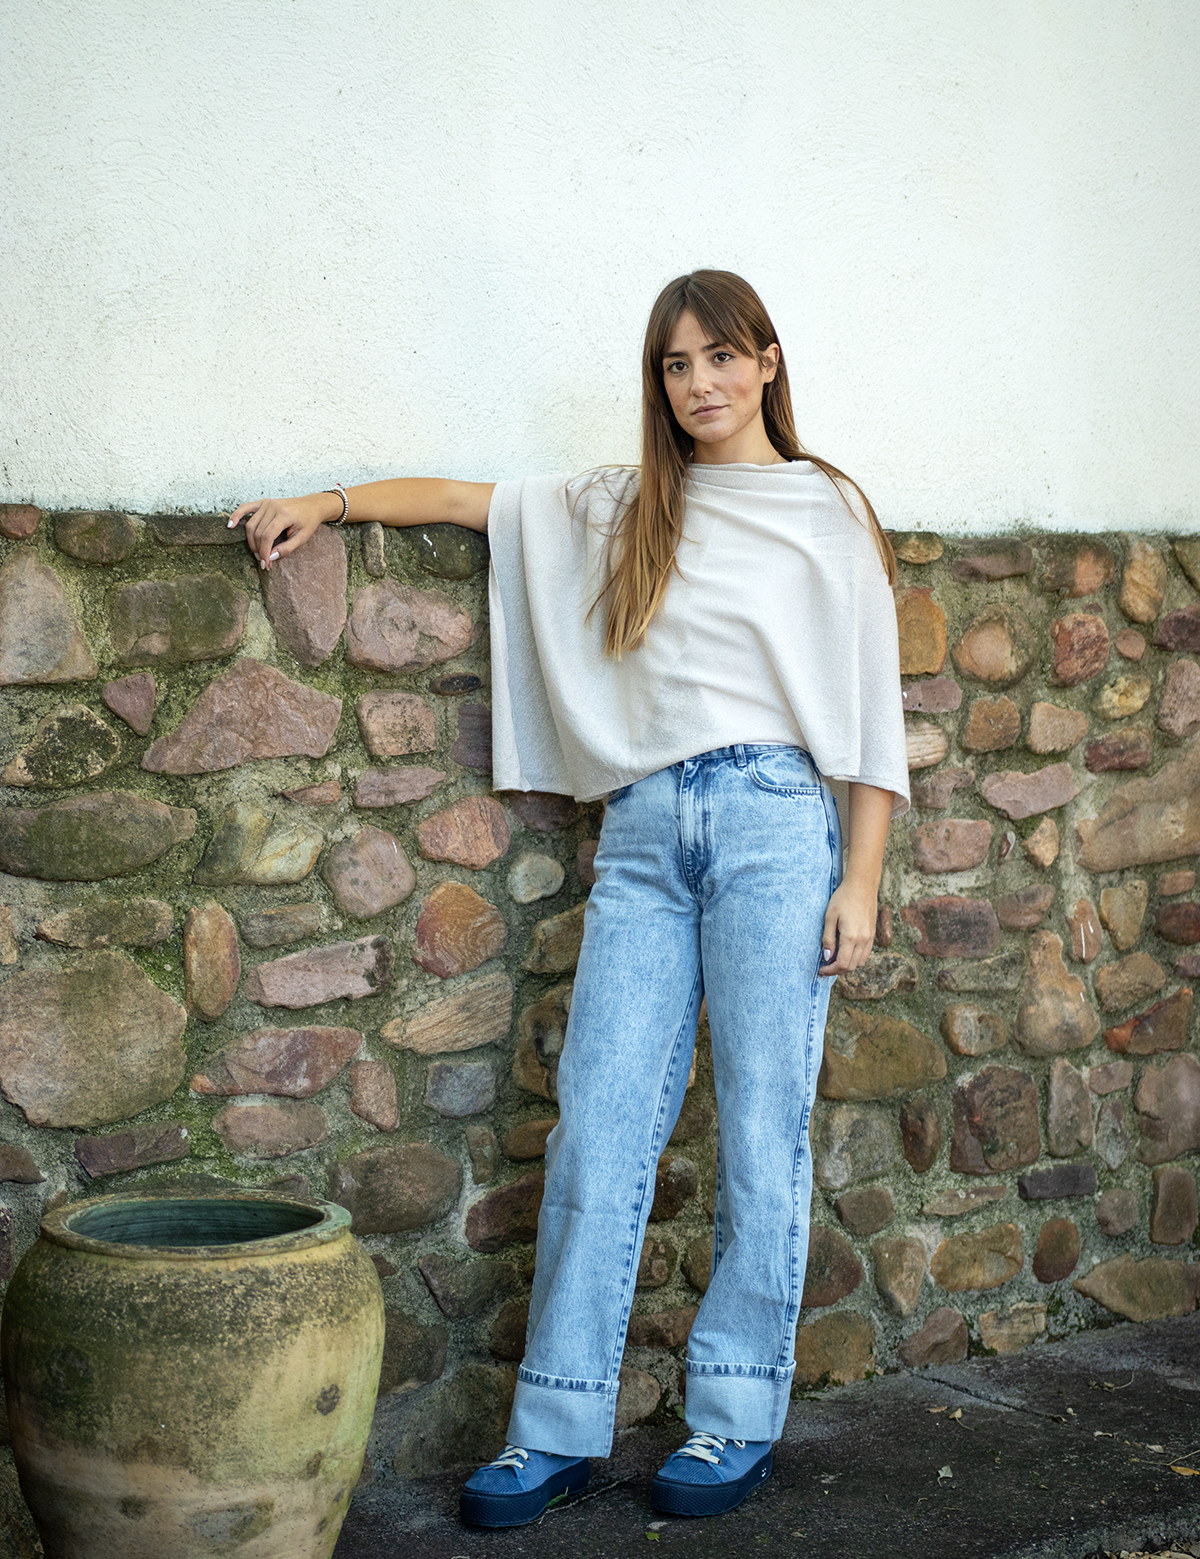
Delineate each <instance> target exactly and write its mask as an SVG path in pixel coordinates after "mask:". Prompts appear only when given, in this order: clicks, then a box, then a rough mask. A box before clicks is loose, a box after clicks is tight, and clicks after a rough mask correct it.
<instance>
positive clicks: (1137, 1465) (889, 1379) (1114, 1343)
mask: <svg viewBox="0 0 1200 1559" xmlns="http://www.w3.org/2000/svg"><path fill="white" fill-rule="evenodd" d="M1050 1325H1051V1328H1052V1329H1053V1325H1054V1323H1053V1321H1051V1322H1050ZM911 1326H912V1323H909V1327H908V1328H906V1330H907V1329H911ZM1197 1385H1200V1317H1190V1316H1189V1317H1184V1318H1182V1319H1177V1320H1167V1321H1159V1322H1153V1323H1151V1324H1149V1325H1146V1326H1129V1325H1117V1326H1113V1327H1111V1328H1109V1329H1108V1330H1106V1331H1099V1332H1089V1333H1087V1334H1085V1335H1084V1336H1081V1337H1075V1338H1071V1339H1068V1340H1063V1341H1046V1340H1045V1339H1042V1340H1039V1341H1037V1342H1036V1343H1034V1344H1033V1346H1032V1347H1030V1348H1028V1349H1026V1350H1025V1351H1023V1352H1021V1353H1017V1354H1008V1355H1002V1356H998V1357H996V1358H977V1359H970V1360H968V1361H966V1362H964V1363H961V1364H949V1363H947V1364H936V1363H935V1364H930V1365H927V1366H926V1368H925V1369H924V1370H922V1371H921V1372H919V1373H917V1372H914V1373H910V1374H904V1375H888V1376H882V1377H877V1378H875V1379H873V1380H864V1381H861V1382H856V1383H854V1384H851V1385H846V1386H834V1387H832V1388H829V1389H826V1390H824V1391H820V1392H813V1391H811V1390H810V1391H809V1392H807V1393H806V1396H805V1399H804V1400H798V1401H794V1402H793V1403H792V1405H791V1408H790V1410H789V1413H788V1417H787V1423H786V1426H785V1428H784V1432H783V1438H782V1440H781V1441H780V1442H779V1444H778V1445H777V1446H776V1448H775V1470H774V1473H773V1475H772V1476H771V1478H770V1479H769V1480H768V1481H767V1482H766V1483H765V1484H764V1485H763V1487H762V1488H761V1489H760V1490H759V1491H758V1492H757V1493H755V1494H754V1495H753V1496H752V1497H751V1498H750V1499H748V1500H747V1501H746V1502H745V1503H744V1504H743V1505H742V1506H740V1507H739V1509H738V1510H736V1511H734V1512H732V1513H731V1514H729V1515H728V1516H723V1517H721V1518H720V1520H714V1519H709V1520H702V1519H696V1520H693V1519H687V1518H680V1517H664V1516H661V1515H660V1514H659V1513H658V1512H656V1511H655V1510H654V1509H653V1507H652V1506H651V1503H650V1485H651V1482H652V1480H653V1478H654V1474H655V1472H656V1471H657V1470H658V1467H659V1466H660V1465H661V1464H662V1462H663V1460H664V1459H665V1458H666V1456H667V1455H668V1454H669V1453H670V1452H671V1451H673V1450H675V1449H677V1448H678V1446H679V1444H680V1443H681V1441H682V1438H683V1435H684V1434H685V1433H686V1430H684V1429H683V1428H682V1427H681V1426H679V1425H673V1426H672V1425H653V1426H638V1427H636V1428H634V1429H630V1430H627V1431H626V1432H625V1433H623V1434H621V1435H620V1436H619V1437H618V1438H617V1441H616V1443H615V1445H614V1448H613V1455H612V1456H611V1457H609V1458H608V1459H607V1460H603V1461H602V1460H599V1459H596V1460H593V1461H592V1464H591V1466H592V1481H591V1484H590V1486H589V1488H588V1489H587V1490H586V1491H585V1492H584V1493H583V1495H582V1496H580V1497H577V1498H576V1499H574V1500H572V1501H568V1502H566V1503H564V1504H562V1505H559V1506H556V1507H555V1508H554V1509H552V1510H551V1511H549V1512H548V1513H547V1514H546V1516H545V1517H544V1519H543V1520H542V1521H540V1522H539V1523H538V1524H537V1525H536V1526H532V1527H515V1528H512V1529H509V1530H497V1531H491V1532H488V1533H487V1536H486V1553H487V1554H488V1556H489V1559H518V1556H519V1559H614V1556H617V1555H621V1556H624V1555H628V1554H634V1553H641V1552H642V1551H643V1550H644V1551H645V1552H647V1553H649V1552H650V1551H651V1548H650V1544H649V1543H648V1542H647V1538H648V1537H649V1538H657V1539H658V1543H657V1546H658V1547H661V1548H663V1549H664V1550H665V1551H675V1552H677V1553H680V1554H684V1553H686V1554H687V1556H688V1559H729V1555H730V1554H737V1553H743V1552H758V1551H762V1552H764V1553H769V1554H773V1553H778V1554H780V1555H783V1556H787V1559H792V1556H798V1555H803V1559H846V1556H847V1555H848V1554H851V1555H866V1556H870V1559H874V1556H875V1555H885V1554H886V1555H888V1556H889V1559H893V1556H894V1559H929V1556H931V1555H939V1556H940V1555H948V1554H953V1555H954V1559H1083V1556H1084V1555H1085V1554H1099V1553H1106V1554H1119V1553H1121V1552H1122V1551H1124V1552H1127V1553H1134V1552H1141V1553H1146V1552H1160V1551H1161V1550H1163V1549H1165V1548H1167V1547H1168V1545H1169V1544H1170V1543H1171V1542H1172V1541H1173V1542H1175V1543H1182V1542H1189V1541H1192V1540H1194V1539H1195V1537H1197V1536H1200V1495H1198V1493H1197V1490H1196V1488H1195V1484H1196V1481H1197V1480H1196V1479H1195V1478H1190V1477H1185V1476H1180V1475H1179V1474H1176V1473H1172V1472H1171V1471H1170V1467H1171V1464H1172V1463H1179V1462H1180V1458H1181V1457H1184V1456H1185V1455H1186V1453H1187V1452H1189V1451H1191V1450H1192V1449H1193V1447H1194V1445H1195V1440H1196V1436H1195V1408H1196V1400H1197V1397H1196V1389H1195V1388H1196V1386H1197ZM1115 1387H1121V1388H1122V1389H1120V1390H1116V1389H1113V1388H1115ZM1067 1406H1070V1407H1071V1409H1072V1412H1071V1414H1069V1415H1068V1414H1067V1412H1066V1411H1065V1409H1066V1407H1067ZM935 1408H936V1409H940V1410H941V1411H938V1412H932V1411H931V1409H935ZM958 1409H961V1410H962V1417H961V1419H955V1418H953V1417H952V1416H951V1415H952V1414H953V1413H955V1412H956V1411H957V1410H958ZM500 1432H501V1434H502V1433H503V1419H502V1418H501V1420H500ZM1149 1444H1155V1445H1161V1446H1162V1451H1161V1452H1151V1451H1149V1450H1148V1449H1147V1446H1148V1445H1149ZM482 1454H483V1452H481V1455H482ZM487 1454H490V1448H489V1450H488V1452H487ZM1184 1464H1185V1465H1194V1462H1191V1463H1184ZM947 1468H948V1469H949V1472H948V1474H946V1473H944V1469H947ZM467 1470H468V1469H467V1468H465V1467H464V1468H461V1469H455V1470H453V1471H447V1472H444V1473H440V1474H437V1475H434V1476H430V1477H421V1478H405V1479H401V1478H399V1477H397V1476H396V1474H395V1473H394V1472H393V1471H392V1470H391V1468H389V1467H386V1466H385V1467H381V1468H380V1469H379V1470H377V1472H376V1474H375V1478H374V1481H373V1482H372V1483H370V1484H368V1485H366V1486H365V1487H362V1488H360V1489H359V1490H357V1492H356V1493H355V1495H354V1498H353V1501H352V1503H351V1506H350V1512H349V1514H348V1516H347V1518H346V1522H345V1525H344V1526H343V1528H342V1532H341V1536H340V1538H339V1540H338V1543H337V1547H336V1548H335V1550H334V1559H394V1556H395V1555H396V1554H397V1553H404V1552H410V1551H416V1550H417V1549H418V1548H419V1551H420V1554H421V1559H456V1556H461V1555H464V1554H475V1553H476V1552H483V1551H485V1550H484V1549H481V1548H480V1546H479V1541H478V1535H477V1534H476V1533H475V1532H474V1531H470V1530H467V1529H464V1528H463V1527H462V1526H461V1525H460V1524H459V1521H458V1517H457V1510H458V1495H459V1490H460V1487H461V1483H462V1479H463V1477H464V1476H465V1475H466V1472H467ZM798 1534H802V1535H798Z"/></svg>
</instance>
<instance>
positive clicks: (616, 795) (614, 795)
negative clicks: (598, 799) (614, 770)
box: [604, 782, 633, 807]
mask: <svg viewBox="0 0 1200 1559" xmlns="http://www.w3.org/2000/svg"><path fill="white" fill-rule="evenodd" d="M632 789H633V782H630V784H628V785H622V786H620V788H619V789H617V790H610V791H609V793H608V795H607V796H606V797H605V798H604V804H605V806H609V807H611V806H612V804H613V802H614V801H620V800H621V798H622V797H623V796H627V795H628V794H629V792H630V791H631V790H632Z"/></svg>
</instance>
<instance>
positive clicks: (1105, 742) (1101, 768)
mask: <svg viewBox="0 0 1200 1559" xmlns="http://www.w3.org/2000/svg"><path fill="white" fill-rule="evenodd" d="M1153 756H1154V746H1153V738H1152V737H1151V734H1150V732H1149V731H1148V730H1147V728H1146V727H1145V726H1144V725H1128V726H1126V727H1125V728H1124V729H1123V730H1120V731H1113V732H1112V734H1111V735H1110V736H1102V737H1100V738H1099V739H1098V740H1097V741H1094V742H1089V743H1088V744H1087V748H1086V750H1085V753H1084V759H1083V762H1084V766H1085V767H1086V768H1087V770H1088V772H1089V773H1090V774H1111V773H1114V772H1119V771H1121V770H1123V769H1147V768H1149V767H1150V760H1151V758H1152V757H1153Z"/></svg>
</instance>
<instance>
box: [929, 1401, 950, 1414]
mask: <svg viewBox="0 0 1200 1559" xmlns="http://www.w3.org/2000/svg"><path fill="white" fill-rule="evenodd" d="M949 1406H950V1404H949V1402H947V1403H946V1405H945V1407H931V1408H930V1409H929V1411H930V1412H931V1413H944V1412H945V1411H946V1408H948V1407H949Z"/></svg>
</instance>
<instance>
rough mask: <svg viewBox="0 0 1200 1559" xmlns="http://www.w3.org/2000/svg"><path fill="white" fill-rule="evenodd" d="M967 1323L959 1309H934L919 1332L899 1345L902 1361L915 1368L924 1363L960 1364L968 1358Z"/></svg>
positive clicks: (968, 1339) (943, 1307) (946, 1307)
mask: <svg viewBox="0 0 1200 1559" xmlns="http://www.w3.org/2000/svg"><path fill="white" fill-rule="evenodd" d="M969 1342H970V1338H969V1335H968V1332H967V1323H966V1321H965V1320H964V1319H963V1317H962V1316H961V1315H960V1314H959V1312H958V1311H957V1310H951V1309H950V1308H949V1307H948V1306H945V1305H943V1306H941V1307H940V1308H939V1309H937V1310H934V1311H933V1312H932V1313H931V1315H930V1317H929V1319H928V1320H927V1321H926V1322H925V1325H924V1326H923V1327H922V1328H921V1330H920V1331H919V1332H914V1333H913V1335H912V1336H911V1337H906V1338H905V1339H904V1341H903V1342H902V1343H901V1344H900V1348H899V1353H900V1362H901V1364H904V1365H907V1366H908V1368H909V1369H914V1368H916V1367H917V1366H918V1365H921V1364H959V1363H961V1362H962V1360H963V1359H965V1358H966V1356H967V1348H968V1346H969Z"/></svg>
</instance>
